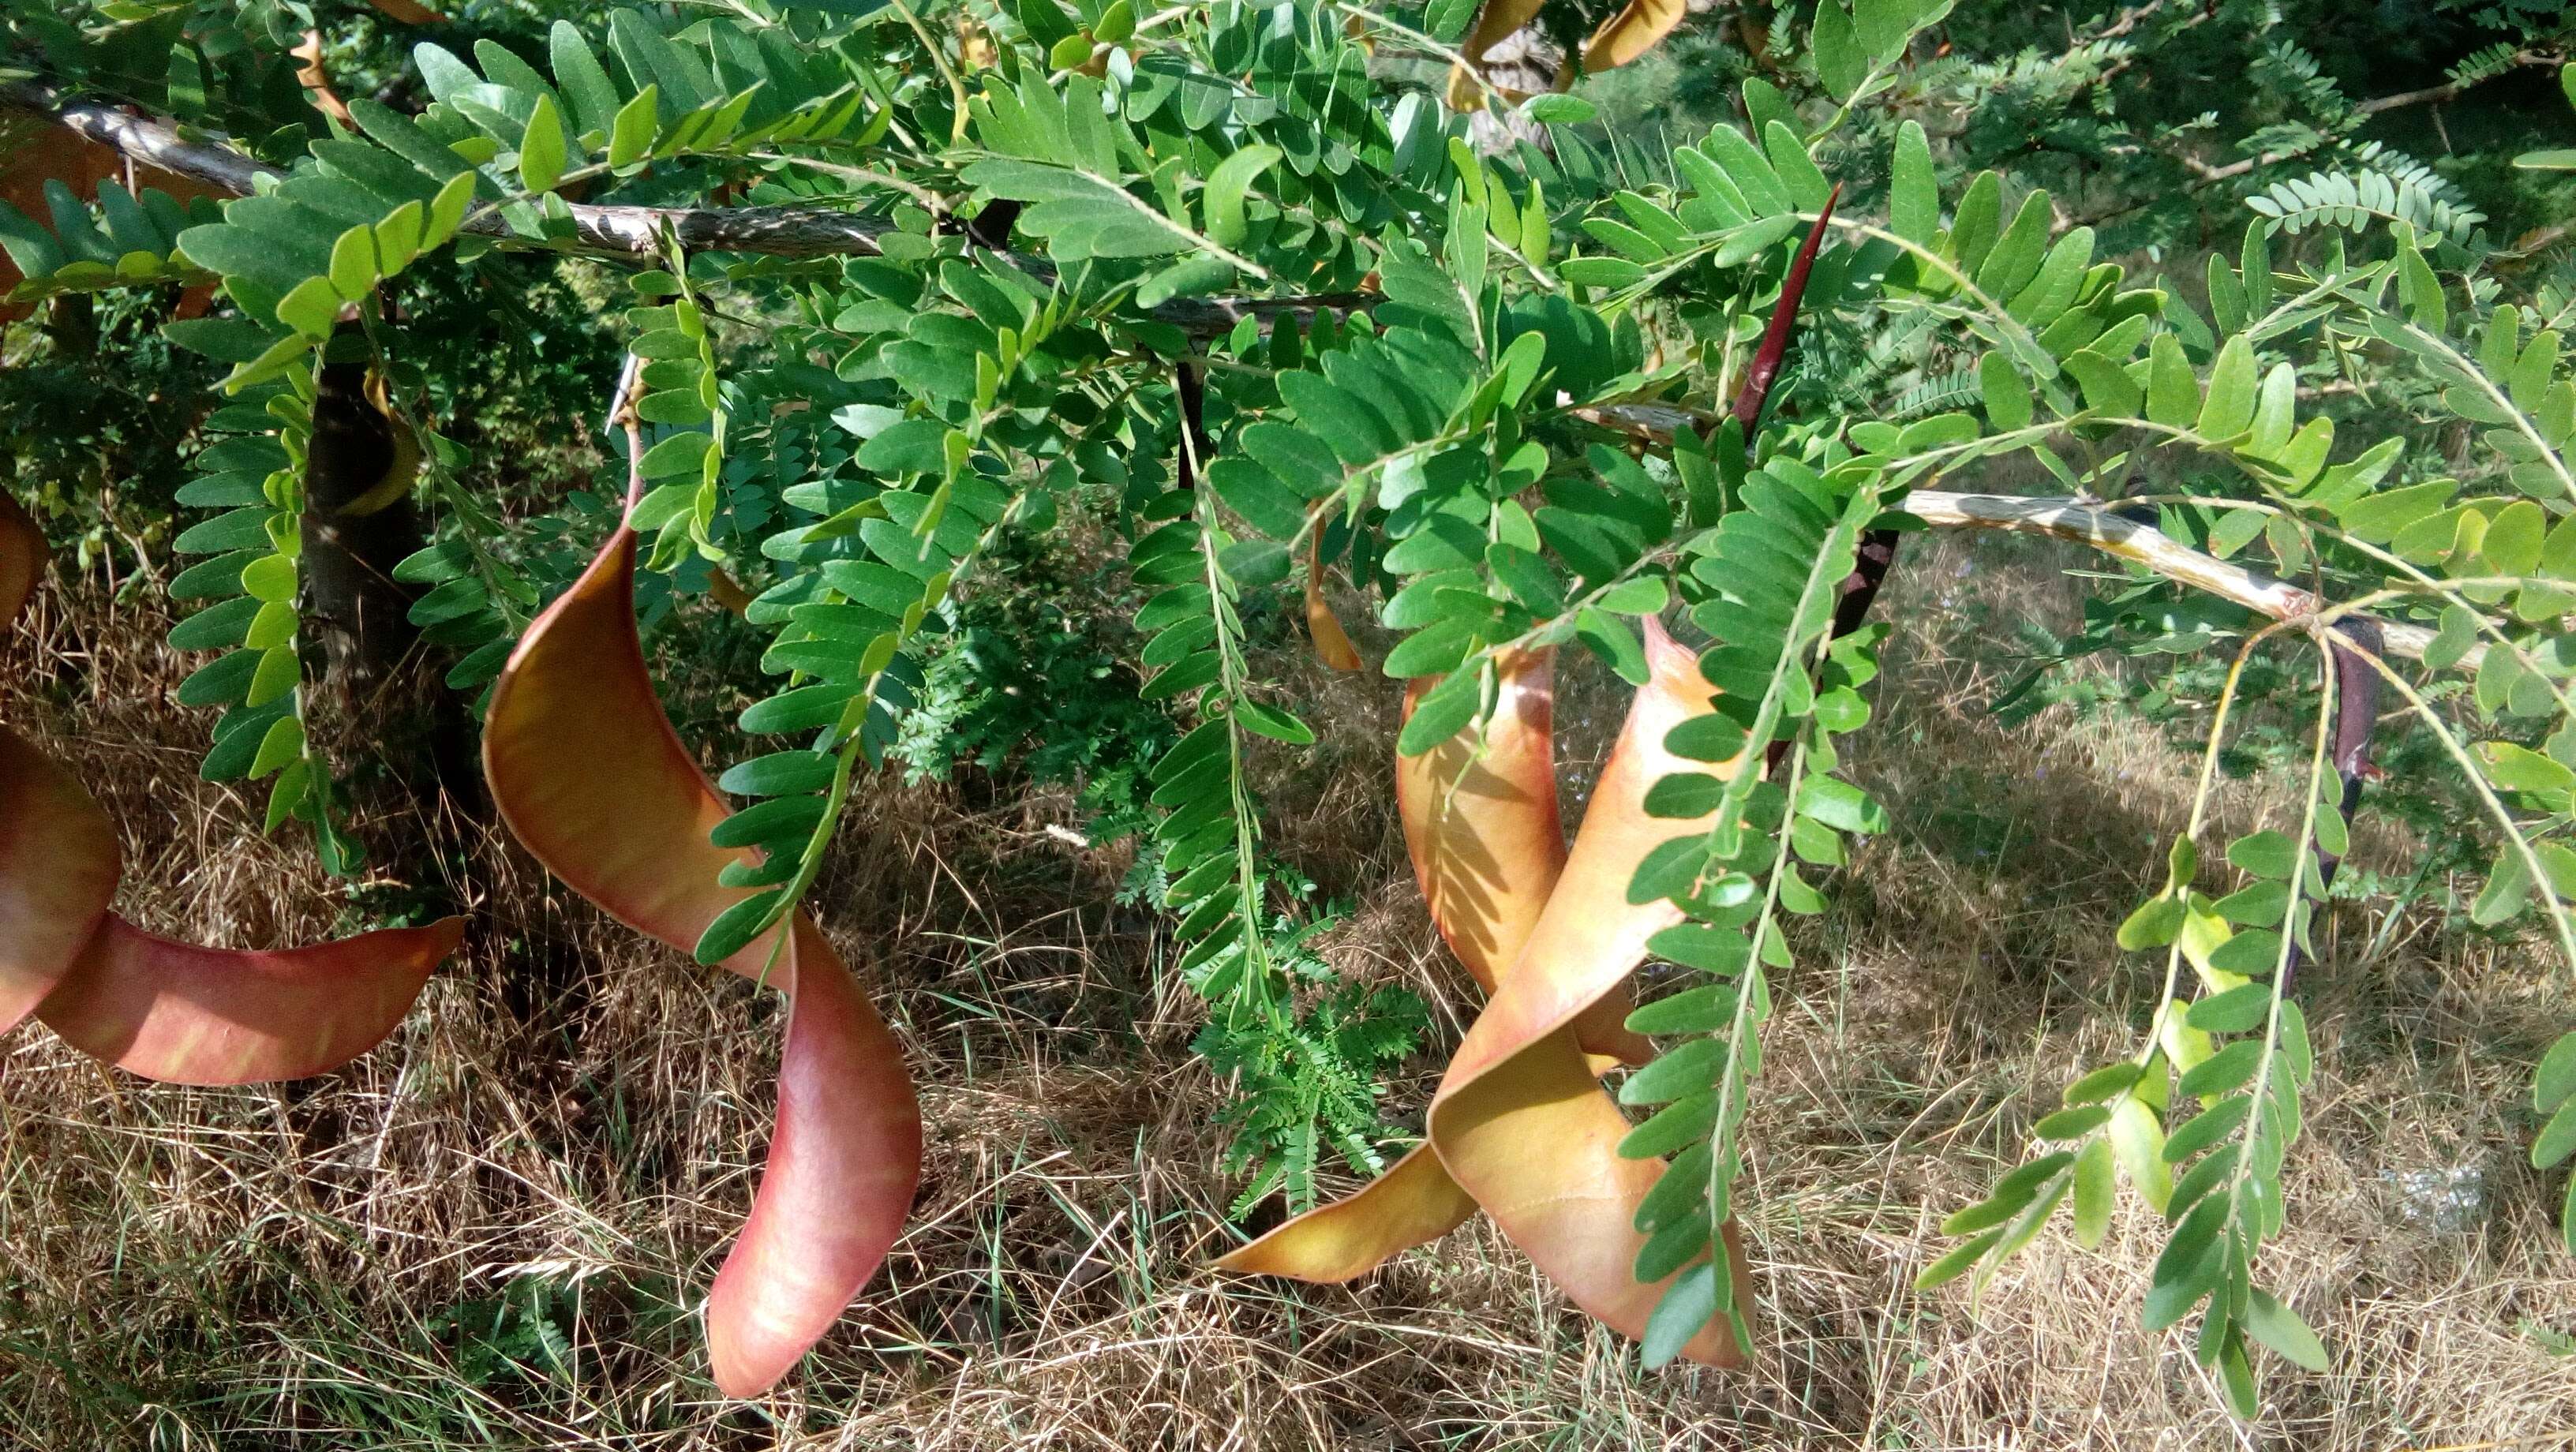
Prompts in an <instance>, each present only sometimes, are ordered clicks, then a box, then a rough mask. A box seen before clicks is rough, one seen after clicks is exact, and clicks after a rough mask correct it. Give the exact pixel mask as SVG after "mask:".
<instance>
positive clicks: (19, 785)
mask: <svg viewBox="0 0 2576 1452" xmlns="http://www.w3.org/2000/svg"><path fill="white" fill-rule="evenodd" d="M120 866H121V857H120V854H119V852H118V850H117V845H116V829H115V827H114V826H113V825H112V824H110V823H109V821H108V819H107V813H106V812H104V811H102V810H100V809H99V805H98V803H97V802H96V801H95V800H93V799H92V798H91V796H90V794H89V793H88V792H87V791H86V790H84V789H83V788H82V787H81V784H80V783H79V782H78V781H76V780H74V779H73V777H72V774H71V773H70V772H68V771H65V770H64V769H63V768H62V767H61V766H60V765H58V764H56V763H55V761H54V760H53V758H51V757H49V756H47V755H45V754H44V753H43V752H41V751H38V750H37V749H36V748H35V747H34V746H33V745H31V744H29V743H28V742H27V741H26V739H25V738H23V737H21V736H19V735H18V734H17V733H16V732H13V731H11V730H9V729H8V728H7V727H0V1033H6V1032H8V1031H9V1030H10V1029H12V1028H15V1027H16V1026H17V1024H18V1021H19V1020H20V1019H23V1018H25V1017H26V1016H27V1015H28V1014H29V1013H31V1012H33V1011H34V1010H35V1008H36V1005H37V1004H39V1003H41V1002H43V1001H44V999H45V996H46V995H47V994H49V993H52V992H53V991H54V988H55V985H56V984H58V983H60V982H61V981H62V977H63V975H64V974H65V973H67V972H69V971H70V970H71V966H72V964H73V963H74V962H75V961H76V960H78V958H79V957H80V952H81V948H82V945H84V944H86V943H87V942H88V941H89V940H90V937H91V935H92V934H94V933H95V932H96V931H97V930H98V925H99V921H100V919H101V918H102V917H104V916H105V915H106V913H107V904H108V901H109V899H110V898H112V897H114V896H115V894H116V878H117V873H118V871H119V869H120Z"/></svg>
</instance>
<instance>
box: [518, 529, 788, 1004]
mask: <svg viewBox="0 0 2576 1452" xmlns="http://www.w3.org/2000/svg"><path fill="white" fill-rule="evenodd" d="M635 548H636V541H635V532H634V531H633V530H632V529H629V528H627V527H625V526H624V525H620V526H619V527H618V529H617V532H616V533H615V534H612V535H610V536H609V537H608V542H607V543H606V544H604V545H602V546H601V547H600V551H599V556H598V558H596V559H594V560H592V561H591V563H590V567H589V568H588V569H586V570H584V571H582V574H581V578H580V579H578V580H575V581H574V582H573V586H572V588H571V589H569V590H566V591H565V592H564V593H563V595H562V597H561V598H559V599H557V600H556V601H555V602H554V603H553V604H552V605H549V606H547V607H546V610H545V613H544V614H542V615H539V616H538V617H537V618H536V621H535V623H534V624H531V625H530V626H529V627H528V633H527V634H526V635H525V636H523V637H521V639H520V641H519V645H518V648H517V649H516V650H514V651H512V652H511V653H510V661H509V664H508V665H507V666H505V667H503V669H502V671H501V676H500V679H499V680H497V681H495V682H494V683H493V686H492V705H491V709H490V710H489V711H488V712H487V713H486V715H485V717H484V723H483V774H484V776H485V778H486V779H487V780H489V781H490V783H491V786H492V800H493V802H494V804H495V805H497V806H498V807H499V808H500V809H501V819H502V820H503V821H505V822H507V823H509V825H510V832H511V835H513V836H515V837H517V838H518V839H519V841H520V843H521V844H522V845H524V846H525V847H526V848H527V849H528V851H529V853H530V855H532V856H534V857H535V858H536V859H537V861H539V862H541V863H543V864H545V868H546V870H547V871H548V872H551V873H553V874H554V875H555V876H556V877H558V878H561V879H562V880H563V881H564V883H565V884H566V885H568V886H570V887H571V888H572V889H573V890H574V891H576V892H578V893H580V894H581V895H582V896H583V897H586V898H588V899H590V900H591V901H592V902H594V903H597V904H598V905H599V906H600V907H601V908H602V909H604V910H606V912H607V913H608V915H609V916H611V917H613V918H615V919H617V920H618V921H619V922H621V923H624V924H626V925H627V926H628V927H630V928H633V929H634V930H635V931H637V932H639V933H642V934H644V935H645V936H647V937H650V938H657V939H660V940H661V941H662V942H665V943H668V944H670V945H671V946H672V947H674V948H677V949H679V950H680V951H682V952H684V953H685V952H689V951H691V950H693V949H694V948H696V946H697V942H698V937H699V935H700V934H702V933H704V932H705V931H706V928H707V924H709V923H711V922H714V921H715V919H716V915H717V914H719V913H721V912H723V911H724V910H725V909H726V908H729V907H731V906H733V905H734V904H735V903H737V902H739V901H741V900H742V899H743V898H745V897H748V896H750V895H751V893H752V891H753V889H750V888H741V887H725V886H723V885H721V884H720V883H718V882H717V881H716V875H717V874H718V873H720V872H722V871H724V869H725V868H726V867H727V866H729V865H731V864H732V863H735V862H747V861H749V860H751V859H750V855H749V854H748V853H746V852H742V851H738V850H732V849H727V848H723V847H718V846H716V845H714V844H713V843H711V842H709V841H708V840H707V834H708V833H709V832H711V831H713V830H714V829H715V826H716V824H717V823H719V822H721V821H723V820H724V819H725V816H726V806H725V802H724V798H723V797H721V796H720V795H718V794H717V792H716V789H715V786H714V784H713V783H711V782H709V781H708V780H707V775H706V773H705V772H704V771H703V770H701V769H700V768H699V766H698V763H697V759H696V758H695V757H693V756H691V755H689V750H688V748H687V747H685V746H683V745H681V744H680V738H679V736H678V735H677V734H676V733H674V732H673V731H672V730H671V723H670V720H669V718H667V717H665V716H664V715H663V714H662V702H661V698H660V697H658V696H656V695H655V694H654V692H653V678H652V676H651V675H650V674H649V673H647V672H646V670H645V668H644V647H643V644H642V642H641V641H639V640H638V639H637V638H636V634H635ZM776 938H777V933H776V931H775V930H772V931H771V932H770V933H768V934H765V935H763V936H762V937H761V938H760V939H759V940H758V941H756V942H753V943H751V944H749V945H747V946H745V947H744V948H743V949H742V950H741V951H740V952H738V953H736V954H734V955H733V956H732V957H730V958H728V959H726V960H725V965H724V966H726V967H727V968H730V969H732V970H733V971H734V972H736V973H740V974H742V975H743V976H745V977H749V978H758V977H759V976H761V972H762V969H763V968H764V967H765V966H767V964H768V962H769V956H770V948H771V946H772V945H773V944H774V942H775V941H776Z"/></svg>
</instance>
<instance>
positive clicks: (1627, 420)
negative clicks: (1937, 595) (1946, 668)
mask: <svg viewBox="0 0 2576 1452" xmlns="http://www.w3.org/2000/svg"><path fill="white" fill-rule="evenodd" d="M1576 413H1577V416H1579V417H1581V418H1583V419H1585V420H1587V421H1588V422H1591V423H1597V424H1599V425H1601V426H1602V427H1603V428H1608V429H1616V430H1618V431H1620V432H1622V433H1627V434H1631V435H1634V436H1636V437H1639V438H1646V439H1652V440H1655V441H1657V442H1659V443H1666V444H1669V443H1670V442H1671V441H1672V437H1673V432H1674V430H1675V429H1676V428H1678V427H1685V426H1689V425H1692V424H1694V423H1697V422H1699V421H1701V420H1704V419H1706V418H1707V417H1709V416H1708V415H1706V414H1702V413H1699V412H1698V411H1697V410H1691V409H1681V408H1675V407H1673V406H1671V405H1669V404H1659V403H1655V404H1614V405H1612V406H1610V407H1608V408H1587V409H1579V410H1577V411H1576ZM1902 512H1904V513H1906V514H1910V515H1913V516H1914V517H1915V518H1917V519H1919V520H1922V521H1923V522H1924V523H1925V524H1927V525H1930V526H1931V527H1932V528H1934V529H1994V530H2002V531H2004V532H2006V533H2009V534H2036V535H2045V536H2047V537H2048V538H2050V539H2062V540H2070V541H2073V542H2074V543H2076V544H2081V545H2087V546H2090V547H2091V548H2093V549H2097V550H2100V551H2101V552H2102V553H2104V554H2106V555H2110V556H2113V557H2114V558H2117V559H2123V560H2128V561H2131V562H2133V563H2136V564H2139V565H2143V566H2145V567H2146V568H2147V569H2149V570H2152V571H2154V572H2155V573H2156V574H2159V575H2162V576H2163V577H2165V578H2166V579H2168V580H2176V581H2179V582H2181V583H2183V584H2186V585H2189V586H2191V587H2192V588H2193V589H2196V590H2202V591H2206V592H2207V593H2209V594H2212V595H2215V596H2217V597H2218V598H2220V599H2222V600H2226V601H2230V602H2232V603H2234V604H2238V605H2242V606H2244V607H2245V608H2246V609H2248V610H2251V611H2253V612H2255V613H2256V614H2258V615H2268V616H2270V617H2271V618H2273V619H2275V620H2296V619H2299V618H2301V617H2303V616H2309V615H2315V614H2317V613H2319V612H2321V611H2323V610H2326V609H2328V608H2330V606H2331V602H2329V601H2326V600H2323V599H2320V598H2319V597H2318V596H2317V595H2316V594H2315V593H2314V592H2312V591H2308V590H2302V589H2300V588H2299V587H2298V586H2296V585H2293V584H2290V583H2288V582H2287V581H2283V580H2276V579H2274V578H2273V577H2271V576H2270V575H2267V574H2264V573H2263V572H2262V571H2260V570H2249V569H2247V568H2246V567H2244V566H2243V565H2237V564H2230V563H2229V562H2227V561H2226V560H2222V559H2219V558H2217V557H2216V556H2214V555H2207V554H2203V553H2201V552H2200V551H2199V550H2196V549H2193V548H2192V547H2191V546H2189V545H2187V544H2184V543H2183V542H2182V541H2180V540H2178V539H2175V538H2174V537H2173V536H2171V535H2169V534H2166V533H2165V532H2164V531H2163V530H2160V529H2158V528H2156V527H2155V526H2154V525H2151V524H2140V523H2139V522H2137V521H2136V520H2134V519H2130V518H2128V517H2127V516H2125V515H2123V514H2120V513H2118V512H2117V511H2116V510H2115V509H2114V508H2113V507H2112V506H2110V505H2108V504H2101V503H2096V502H2093V501H2091V500H2085V499H2078V498H2074V497H2071V496H2065V495H2058V496H2049V495H2036V496H2033V495H2020V494H1954V493H1951V492H1950V491H1948V490H1943V489H1915V490H1911V491H1909V492H1908V493H1907V494H1906V496H1905V503H1904V508H1903V511H1902ZM2347 618H2350V617H2347ZM2367 618H2369V619H2370V620H2371V621H2372V622H2373V623H2375V624H2376V625H2377V626H2378V627H2379V629H2380V631H2381V633H2382V635H2383V636H2384V638H2385V641H2386V645H2385V652H2386V653H2387V654H2390V655H2402V656H2407V657H2409V658H2411V659H2415V660H2421V659H2423V657H2424V651H2425V649H2426V648H2427V647H2428V646H2430V645H2431V644H2432V643H2433V632H2432V631H2429V630H2426V629H2424V628H2423V627H2422V626H2418V625H2405V624H2400V623H2398V622H2396V621H2390V620H2379V619H2377V618H2376V617H2367ZM2485 659H2486V647H2485V646H2483V645H2475V646H2471V647H2470V648H2469V651H2468V653H2467V654H2466V655H2463V656H2461V657H2460V660H2459V666H2460V668H2461V669H2464V670H2468V671H2470V672H2475V671H2476V670H2477V668H2478V665H2479V663H2480V662H2481V661H2483V660H2485Z"/></svg>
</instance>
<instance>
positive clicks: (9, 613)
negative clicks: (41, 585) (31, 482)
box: [0, 489, 45, 630]
mask: <svg viewBox="0 0 2576 1452" xmlns="http://www.w3.org/2000/svg"><path fill="white" fill-rule="evenodd" d="M44 568H45V532H44V531H43V530H42V529H40V528H38V527H37V525H36V521H35V519H34V517H33V516H31V515H29V514H28V513H27V511H26V510H25V509H23V508H21V507H20V506H19V504H18V501H17V500H15V499H12V498H10V497H9V491H7V490H5V489H0V630H6V629H8V628H9V625H10V622H12V621H14V620H16V619H17V618H18V612H19V611H20V610H22V609H24V608H26V604H27V597H28V596H29V595H32V594H34V593H35V592H36V577H37V576H38V575H39V574H42V573H43V572H44Z"/></svg>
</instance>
